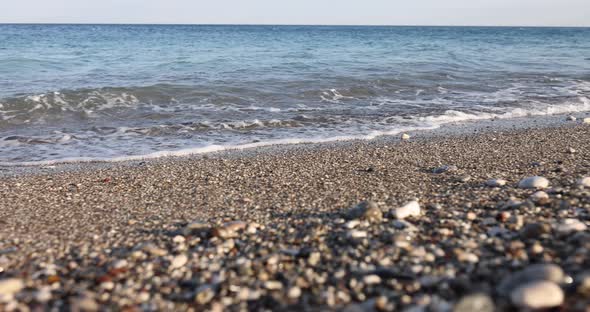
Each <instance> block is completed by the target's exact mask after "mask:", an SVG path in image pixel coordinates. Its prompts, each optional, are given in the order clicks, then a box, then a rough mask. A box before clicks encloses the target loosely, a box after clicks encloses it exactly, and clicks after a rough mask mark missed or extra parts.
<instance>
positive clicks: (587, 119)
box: [582, 117, 590, 124]
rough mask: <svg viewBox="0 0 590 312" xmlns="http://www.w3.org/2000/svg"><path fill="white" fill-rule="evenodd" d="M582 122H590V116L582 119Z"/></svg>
mask: <svg viewBox="0 0 590 312" xmlns="http://www.w3.org/2000/svg"><path fill="white" fill-rule="evenodd" d="M582 122H583V123H585V124H590V117H586V118H584V119H582Z"/></svg>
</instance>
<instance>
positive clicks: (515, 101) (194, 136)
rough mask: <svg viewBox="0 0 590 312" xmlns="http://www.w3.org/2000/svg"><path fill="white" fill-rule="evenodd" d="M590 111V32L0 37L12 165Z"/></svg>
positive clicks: (6, 141) (29, 30)
mask: <svg viewBox="0 0 590 312" xmlns="http://www.w3.org/2000/svg"><path fill="white" fill-rule="evenodd" d="M584 111H590V28H523V27H388V26H379V27H377V26H270V25H269V26H267V25H265V26H254V25H252V26H244V25H24V24H19V25H12V24H3V25H0V166H23V165H43V164H53V163H59V162H80V161H81V162H85V161H121V160H128V159H144V158H154V157H161V156H171V155H188V154H197V153H205V152H212V151H220V150H227V149H241V148H249V147H257V146H265V145H274V144H296V143H313V142H330V141H339V140H357V139H373V138H376V137H380V136H388V135H390V136H391V135H399V134H400V133H401V132H405V131H412V130H420V129H436V128H439V127H441V126H443V125H445V124H448V123H455V122H472V121H477V120H484V119H498V118H514V117H525V116H538V115H552V114H566V113H577V112H584Z"/></svg>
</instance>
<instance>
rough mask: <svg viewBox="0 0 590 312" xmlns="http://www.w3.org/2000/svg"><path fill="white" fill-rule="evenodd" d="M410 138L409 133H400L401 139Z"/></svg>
mask: <svg viewBox="0 0 590 312" xmlns="http://www.w3.org/2000/svg"><path fill="white" fill-rule="evenodd" d="M410 138H411V137H410V135H409V134H407V133H403V134H402V140H404V141H405V140H409V139H410Z"/></svg>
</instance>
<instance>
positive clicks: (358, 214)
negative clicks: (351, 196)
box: [348, 200, 383, 223]
mask: <svg viewBox="0 0 590 312" xmlns="http://www.w3.org/2000/svg"><path fill="white" fill-rule="evenodd" d="M348 218H350V219H363V220H367V221H369V222H371V223H379V222H381V221H382V220H383V212H382V211H381V209H379V206H378V205H377V203H375V202H373V201H370V200H368V201H364V202H361V203H360V204H358V205H356V206H355V207H353V208H352V209H350V210H349V212H348Z"/></svg>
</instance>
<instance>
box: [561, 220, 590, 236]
mask: <svg viewBox="0 0 590 312" xmlns="http://www.w3.org/2000/svg"><path fill="white" fill-rule="evenodd" d="M587 228H588V226H586V224H584V223H583V222H582V221H580V220H578V219H565V220H563V221H561V223H558V224H557V225H556V226H555V231H557V233H559V234H562V235H566V234H570V233H572V232H581V231H585V230H586V229H587Z"/></svg>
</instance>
